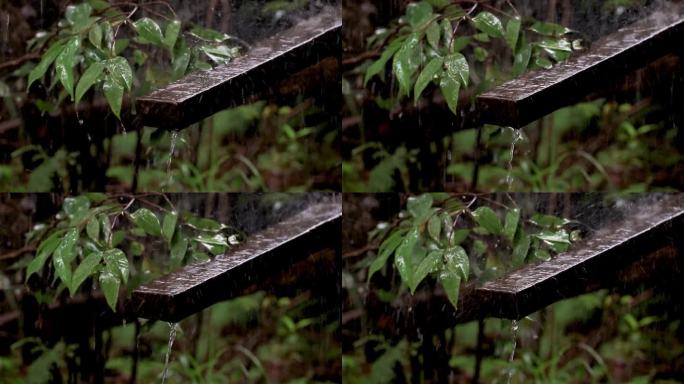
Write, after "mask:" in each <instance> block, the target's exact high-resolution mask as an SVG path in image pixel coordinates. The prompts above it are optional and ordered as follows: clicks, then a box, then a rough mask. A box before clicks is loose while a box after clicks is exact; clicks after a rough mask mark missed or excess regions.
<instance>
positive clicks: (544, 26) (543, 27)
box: [530, 21, 572, 37]
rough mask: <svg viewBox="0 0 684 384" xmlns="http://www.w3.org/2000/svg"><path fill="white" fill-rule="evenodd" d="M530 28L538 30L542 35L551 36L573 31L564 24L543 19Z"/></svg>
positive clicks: (534, 30)
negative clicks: (543, 20)
mask: <svg viewBox="0 0 684 384" xmlns="http://www.w3.org/2000/svg"><path fill="white" fill-rule="evenodd" d="M530 30H532V31H533V32H536V33H538V34H540V35H544V36H550V37H560V36H563V35H565V34H568V33H570V32H572V30H571V29H569V28H565V27H564V26H562V25H559V24H554V23H545V22H542V21H538V22H536V23H534V24H532V26H531V27H530Z"/></svg>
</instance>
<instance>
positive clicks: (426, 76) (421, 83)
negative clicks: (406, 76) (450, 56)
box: [413, 57, 444, 103]
mask: <svg viewBox="0 0 684 384" xmlns="http://www.w3.org/2000/svg"><path fill="white" fill-rule="evenodd" d="M443 64H444V59H442V58H441V57H435V58H434V59H432V60H430V62H429V63H427V65H426V66H425V68H424V69H423V71H422V72H421V73H420V75H418V80H416V85H415V88H414V91H413V98H414V101H415V102H416V103H417V102H418V99H419V98H420V95H421V94H422V93H423V91H424V90H425V88H426V87H427V86H428V84H430V82H431V81H432V80H434V79H435V77H436V76H437V74H438V73H439V72H441V71H442V65H443Z"/></svg>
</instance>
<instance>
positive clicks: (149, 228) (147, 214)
mask: <svg viewBox="0 0 684 384" xmlns="http://www.w3.org/2000/svg"><path fill="white" fill-rule="evenodd" d="M131 219H132V220H133V223H134V224H135V225H137V226H138V227H140V228H142V229H143V230H144V231H145V232H146V233H147V234H149V235H153V236H159V235H161V225H160V224H159V219H158V218H157V215H155V214H154V213H152V211H150V210H149V209H147V208H140V209H138V210H137V211H135V212H133V213H132V214H131Z"/></svg>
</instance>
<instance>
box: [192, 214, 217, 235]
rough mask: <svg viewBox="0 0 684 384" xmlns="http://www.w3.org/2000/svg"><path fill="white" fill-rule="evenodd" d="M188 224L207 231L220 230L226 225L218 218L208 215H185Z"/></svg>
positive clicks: (193, 227)
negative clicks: (207, 216) (210, 217)
mask: <svg viewBox="0 0 684 384" xmlns="http://www.w3.org/2000/svg"><path fill="white" fill-rule="evenodd" d="M184 219H185V221H186V224H187V225H188V227H190V228H192V229H196V230H198V231H205V232H218V231H220V230H221V229H224V228H225V226H224V225H223V224H221V223H219V222H218V221H216V220H212V219H209V218H206V217H195V216H184Z"/></svg>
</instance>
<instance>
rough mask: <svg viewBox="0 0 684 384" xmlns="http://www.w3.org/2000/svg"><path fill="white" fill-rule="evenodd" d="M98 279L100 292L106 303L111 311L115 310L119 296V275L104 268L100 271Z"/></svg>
mask: <svg viewBox="0 0 684 384" xmlns="http://www.w3.org/2000/svg"><path fill="white" fill-rule="evenodd" d="M99 281H100V287H101V288H102V292H103V293H104V295H105V299H106V300H107V304H108V305H109V307H110V308H111V309H112V311H114V312H116V302H117V300H118V298H119V286H120V285H121V281H120V280H119V277H118V276H116V275H115V274H114V273H112V272H111V271H110V270H108V269H104V270H103V271H102V272H100V278H99Z"/></svg>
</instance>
